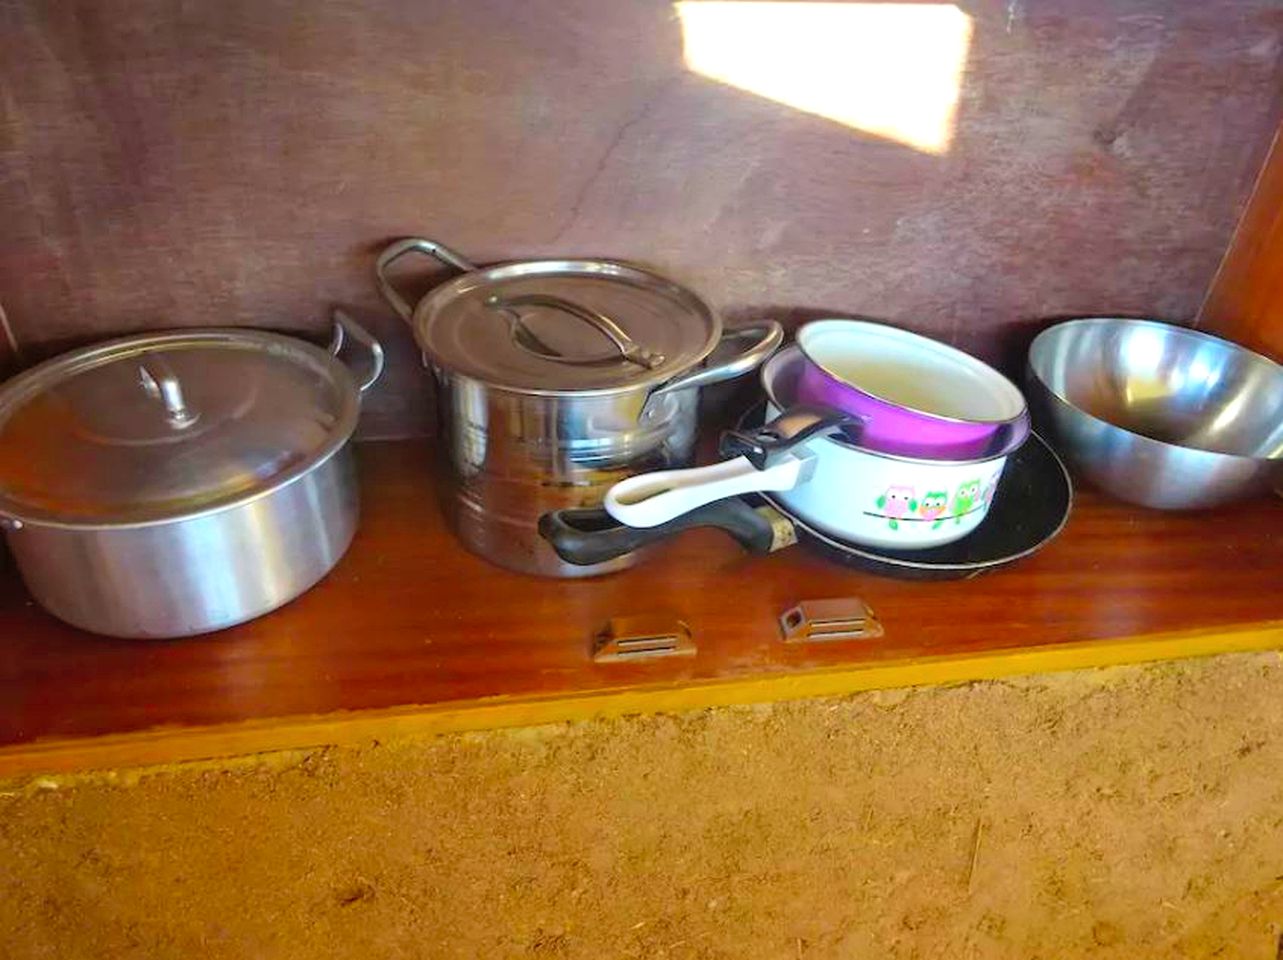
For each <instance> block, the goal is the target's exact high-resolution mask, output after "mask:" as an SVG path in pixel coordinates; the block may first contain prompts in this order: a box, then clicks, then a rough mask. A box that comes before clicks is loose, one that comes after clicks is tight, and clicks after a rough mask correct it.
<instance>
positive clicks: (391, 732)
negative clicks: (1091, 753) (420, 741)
mask: <svg viewBox="0 0 1283 960" xmlns="http://www.w3.org/2000/svg"><path fill="white" fill-rule="evenodd" d="M1279 647H1283V620H1277V621H1268V622H1263V623H1256V624H1250V625H1246V626H1240V627H1231V628H1213V629H1204V630H1189V631H1181V632H1177V633H1163V634H1155V635H1151V636H1141V637H1129V638H1120V639H1113V640H1089V641H1083V642H1079V643H1062V644H1054V645H1049V646H1041V647H1025V648H1018V649H1010V650H994V651H989V652H985V653H977V654H970V655H953V656H941V657H924V658H919V659H915V660H907V661H897V662H894V663H865V664H860V665H858V666H842V667H826V668H822V669H818V670H811V671H806V672H802V673H789V674H772V675H766V676H753V677H743V678H734V679H726V680H703V681H693V682H680V683H678V682H674V683H666V684H654V685H646V686H638V687H634V688H631V689H626V690H603V691H595V692H586V693H579V694H574V695H570V696H565V695H558V694H550V695H539V696H532V697H512V698H508V697H496V698H487V699H482V700H472V701H465V702H460V703H448V704H440V705H424V706H406V707H391V708H382V709H375V710H358V711H351V712H340V713H332V714H322V715H312V716H294V717H281V718H270V719H262V720H248V721H244V722H240V723H229V724H216V725H210V726H201V727H157V728H153V729H150V730H141V731H138V732H134V733H123V734H110V735H104V736H100V737H81V738H72V739H60V740H42V741H35V742H33V743H28V744H17V745H12V746H8V747H3V748H0V777H6V778H9V777H21V776H30V775H35V774H44V773H74V772H85V771H90V770H104V769H119V768H127V767H142V766H153V765H159V764H171V763H182V762H186V761H192V760H208V759H213V758H224V757H235V756H244V755H247V754H254V753H265V752H268V751H275V750H298V749H308V748H315V747H322V746H332V745H347V744H357V743H368V742H369V741H371V740H388V739H394V738H399V737H409V736H425V735H435V734H442V733H462V732H467V731H475V730H493V729H500V728H504V727H532V726H540V725H542V724H549V723H563V722H567V721H582V720H589V719H593V718H600V717H619V716H624V715H628V714H642V713H673V712H680V711H686V710H699V709H704V708H707V707H721V706H731V705H735V704H745V703H762V702H769V701H783V700H800V699H805V698H809V697H833V696H842V695H845V694H851V693H858V692H860V691H864V690H877V689H889V688H894V687H911V686H927V685H934V684H957V683H966V682H969V681H976V680H993V679H997V678H999V677H1008V676H1018V675H1022V674H1031V673H1055V672H1057V671H1063V670H1077V669H1084V668H1091V667H1109V666H1117V665H1121V664H1128V663H1142V662H1147V661H1160V660H1175V659H1182V658H1186V657H1201V656H1209V655H1212V654H1218V653H1244V652H1249V651H1256V650H1270V649H1275V648H1279Z"/></svg>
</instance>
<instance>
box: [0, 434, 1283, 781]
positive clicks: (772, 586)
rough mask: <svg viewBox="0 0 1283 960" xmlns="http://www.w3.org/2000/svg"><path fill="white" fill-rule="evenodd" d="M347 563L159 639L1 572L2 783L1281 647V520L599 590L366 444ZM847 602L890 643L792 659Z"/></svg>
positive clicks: (690, 542)
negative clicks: (48, 606) (958, 569)
mask: <svg viewBox="0 0 1283 960" xmlns="http://www.w3.org/2000/svg"><path fill="white" fill-rule="evenodd" d="M358 459H359V462H360V466H361V473H362V492H363V498H364V517H363V522H362V527H361V530H360V532H359V533H358V535H357V539H356V542H355V543H354V544H353V546H352V549H351V551H350V552H349V554H348V555H347V557H345V558H344V560H343V562H342V563H341V564H340V565H339V567H338V568H337V569H336V570H335V571H334V572H333V573H332V574H331V575H330V576H329V577H328V578H327V579H326V580H325V581H324V582H323V583H321V584H320V585H319V586H318V587H316V588H315V589H314V590H312V591H311V592H309V593H308V594H306V595H304V596H303V597H301V598H299V599H298V600H296V601H295V602H294V603H292V604H290V605H288V606H287V607H285V608H284V609H282V610H280V611H278V612H276V613H274V614H272V615H270V616H268V617H264V618H262V619H260V620H257V621H254V622H253V623H249V624H246V625H244V626H241V627H237V628H235V629H232V630H228V631H224V632H222V633H219V634H214V635H210V636H207V637H200V638H195V639H188V640H182V641H173V642H141V641H120V640H109V639H104V638H99V637H94V636H91V635H88V634H85V633H81V632H79V631H77V630H74V629H72V628H70V627H66V626H64V625H62V624H60V623H59V622H57V621H55V620H53V619H52V618H50V617H49V616H47V615H46V614H44V613H43V612H42V611H41V610H40V609H39V608H38V607H37V606H35V605H34V604H33V603H32V601H31V600H30V599H29V598H28V597H27V595H26V593H25V592H24V590H23V588H22V586H21V583H20V581H19V580H18V578H17V575H16V573H15V572H14V571H13V569H12V567H11V566H10V567H8V568H6V569H4V570H3V571H0V775H6V774H18V773H29V772H36V771H45V770H67V769H77V768H89V767H104V766H114V765H125V764H144V763H158V762H169V761H174V760H182V759H193V758H197V757H208V756H219V755H228V754H234V753H246V752H253V751H257V750H265V749H276V748H290V747H303V746H312V745H316V744H321V743H334V742H350V741H354V740H362V739H367V738H380V737H387V736H394V735H398V734H401V733H407V732H413V731H432V730H459V729H467V728H480V727H489V726H501V725H511V724H527V723H540V722H550V721H555V720H562V719H570V718H576V717H586V716H592V715H601V714H611V713H614V714H618V713H626V712H638V711H646V710H660V709H678V708H691V707H698V706H701V705H712V704H722V703H730V702H737V701H751V700H764V699H786V698H789V697H798V696H810V695H817V694H836V693H842V692H846V691H853V690H859V689H868V688H871V687H877V686H896V685H906V684H913V683H926V682H951V681H960V680H967V679H976V678H981V677H992V676H999V675H1003V674H1010V673H1019V672H1031V671H1037V670H1049V669H1060V668H1066V667H1073V666H1085V665H1103V664H1108V663H1118V662H1125V661H1133V660H1146V659H1160V658H1164V657H1174V656H1187V655H1196V654H1203V653H1210V652H1216V651H1222V650H1242V649H1259V648H1263V647H1270V646H1283V503H1280V502H1278V501H1277V500H1265V501H1261V502H1258V503H1253V504H1250V505H1247V506H1245V507H1240V508H1237V509H1234V510H1227V511H1220V512H1214V513H1203V514H1191V515H1177V514H1164V513H1156V512H1150V511H1145V510H1140V509H1137V508H1132V507H1128V506H1124V505H1120V504H1116V503H1112V502H1109V501H1106V500H1104V499H1102V498H1100V497H1098V496H1096V495H1094V494H1093V493H1091V492H1090V491H1080V492H1079V494H1078V497H1077V501H1076V505H1075V510H1074V514H1073V517H1072V518H1071V520H1070V522H1069V524H1068V526H1067V528H1066V529H1065V531H1064V533H1063V534H1062V535H1061V536H1060V538H1059V539H1058V540H1056V541H1055V542H1054V543H1053V544H1051V545H1050V546H1049V547H1048V548H1047V549H1045V550H1044V551H1043V552H1042V553H1040V554H1038V555H1036V556H1034V557H1031V558H1029V559H1027V560H1025V561H1023V562H1021V563H1020V564H1017V565H1016V566H1014V567H1011V568H1008V569H1006V570H1002V571H998V572H995V573H991V574H988V575H986V576H984V577H980V578H977V579H974V580H969V581H953V582H944V583H912V582H902V581H896V580H889V579H884V578H878V577H874V576H870V575H867V574H862V573H858V572H853V571H851V570H847V569H844V568H842V567H840V566H836V565H834V564H832V563H829V562H827V561H825V560H824V559H822V558H821V557H819V556H818V555H816V554H813V553H809V552H807V551H806V550H805V549H804V548H800V547H798V548H793V549H790V550H787V551H783V552H781V553H778V554H775V555H773V556H771V557H767V558H751V557H748V556H745V555H744V554H743V553H742V552H741V551H740V549H739V547H738V546H736V545H735V544H734V543H733V542H732V541H731V540H730V539H729V538H727V537H725V536H724V535H722V534H719V533H717V532H714V531H696V532H693V533H689V534H686V535H684V536H683V537H682V538H680V539H679V540H677V541H675V542H674V543H672V544H671V545H670V546H668V547H666V548H664V549H663V550H662V551H661V552H659V553H658V554H657V555H656V556H655V557H654V558H653V559H652V560H651V561H650V562H649V563H648V564H645V565H643V566H640V567H637V568H635V569H633V570H631V571H628V572H626V573H623V574H619V575H616V576H613V577H608V578H603V579H599V580H592V581H556V580H544V579H538V578H533V577H526V576H521V575H518V574H513V573H508V572H506V571H503V570H499V569H496V568H494V567H491V566H489V565H488V564H486V563H485V562H483V561H482V560H480V559H478V558H476V557H474V556H472V555H470V554H468V553H466V552H465V551H464V550H463V549H462V548H460V547H459V546H458V544H457V543H456V542H455V540H454V539H453V538H452V537H451V536H450V535H449V533H448V531H447V529H446V528H445V525H444V521H443V519H442V517H441V516H440V513H439V509H438V506H437V499H436V494H435V486H436V484H435V481H434V477H433V473H434V466H433V458H432V457H431V455H430V448H429V444H428V442H427V441H398V442H388V443H368V444H362V445H361V446H360V447H359V449H358ZM847 596H859V597H861V598H863V599H864V600H865V601H866V602H868V603H869V604H870V605H871V606H872V607H873V608H874V610H875V611H876V612H877V614H878V616H879V618H880V619H881V621H882V623H883V625H884V626H885V629H886V635H885V636H884V637H883V638H880V639H878V640H873V641H856V642H845V643H834V644H823V645H810V646H805V645H804V646H800V647H798V646H786V645H784V644H783V643H782V642H781V640H780V637H779V632H778V627H777V618H778V617H779V615H780V614H781V613H782V612H783V611H784V610H786V609H787V608H789V607H791V606H792V605H794V604H795V603H797V602H799V601H801V600H806V599H818V598H828V597H847ZM636 614H667V615H673V616H677V617H680V618H681V619H683V620H684V621H685V622H686V623H688V624H689V625H690V627H691V628H692V630H693V632H694V634H695V639H696V643H697V646H698V652H697V654H696V656H694V657H692V658H687V659H672V660H659V661H653V662H650V663H646V664H626V665H597V664H594V663H592V661H591V660H590V658H589V655H588V653H589V642H590V637H591V635H592V634H593V633H594V632H595V631H596V630H597V629H598V628H599V627H601V626H602V625H603V624H604V623H605V622H606V621H607V620H608V619H610V618H611V617H614V616H623V615H636Z"/></svg>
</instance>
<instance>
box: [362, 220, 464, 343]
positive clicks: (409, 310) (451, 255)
mask: <svg viewBox="0 0 1283 960" xmlns="http://www.w3.org/2000/svg"><path fill="white" fill-rule="evenodd" d="M407 253H421V254H426V255H427V256H430V257H433V258H435V259H436V260H439V261H440V262H441V263H444V264H445V265H446V266H447V267H454V268H455V269H456V270H459V271H461V272H463V273H471V272H472V271H474V270H476V269H477V265H476V264H474V263H473V262H472V261H471V260H469V259H468V258H467V257H465V256H463V254H460V253H455V251H453V250H451V249H450V248H449V247H447V246H446V245H445V244H443V243H438V242H437V241H435V240H428V239H426V238H424V237H406V238H405V239H404V240H397V241H396V242H395V243H392V244H390V245H389V246H388V247H387V249H385V250H384V251H383V252H382V253H380V254H379V258H378V259H377V260H376V261H375V262H374V276H375V277H376V278H377V279H378V282H379V292H380V293H382V294H383V299H384V300H386V301H387V302H388V305H389V306H391V307H392V309H393V310H395V311H396V312H397V315H398V316H400V318H401V319H402V320H404V321H405V322H406V323H409V322H410V320H411V318H412V317H413V316H414V308H413V307H411V306H410V304H409V303H408V302H407V301H406V299H405V297H403V296H401V294H400V293H399V292H398V291H397V289H396V287H394V286H392V281H391V280H390V279H388V268H389V267H391V266H392V264H394V263H396V261H398V260H400V259H401V258H402V257H403V256H405V255H406V254H407Z"/></svg>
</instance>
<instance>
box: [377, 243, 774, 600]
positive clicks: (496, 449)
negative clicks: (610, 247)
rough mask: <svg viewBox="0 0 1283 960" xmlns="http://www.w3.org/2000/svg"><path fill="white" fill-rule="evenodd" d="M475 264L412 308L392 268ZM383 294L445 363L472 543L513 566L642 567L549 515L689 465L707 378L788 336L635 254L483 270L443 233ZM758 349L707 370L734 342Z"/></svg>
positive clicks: (443, 390)
mask: <svg viewBox="0 0 1283 960" xmlns="http://www.w3.org/2000/svg"><path fill="white" fill-rule="evenodd" d="M412 253H413V254H420V255H427V256H429V257H432V258H434V259H435V260H437V261H439V262H440V263H443V264H446V265H447V266H449V267H451V268H453V269H455V270H459V271H463V272H462V274H461V275H460V276H457V277H454V278H453V279H451V280H449V281H447V282H446V283H444V284H442V285H440V286H438V287H436V288H435V289H434V290H432V291H431V292H430V293H428V295H427V296H425V297H424V298H423V299H422V300H420V301H419V303H418V305H417V306H415V307H414V308H411V306H410V304H409V303H407V302H406V300H405V299H404V298H403V297H402V296H401V294H400V293H399V292H398V291H397V289H396V288H395V287H394V286H393V283H392V280H391V279H390V277H389V269H390V268H391V266H392V264H393V263H395V262H396V261H397V260H400V259H401V258H402V257H404V256H406V255H408V254H412ZM375 273H376V276H377V279H378V284H379V289H380V290H381V291H382V294H383V296H384V298H385V299H386V300H387V302H388V303H389V304H390V305H391V306H392V308H393V309H394V310H396V312H397V313H398V314H400V315H401V317H402V318H404V319H405V320H406V321H407V322H409V323H410V325H411V327H412V328H413V330H414V336H415V340H416V342H417V343H418V346H419V348H420V349H421V350H422V351H423V357H424V362H425V364H426V365H427V366H428V367H429V368H430V369H431V370H432V372H433V374H434V376H435V378H436V382H437V390H438V403H437V411H438V416H439V420H440V431H441V440H442V445H443V447H444V449H445V451H446V454H447V458H448V462H449V469H450V475H451V479H452V489H451V491H450V496H449V497H448V499H447V511H448V513H449V514H450V518H451V520H452V523H453V525H454V527H455V530H456V532H457V533H458V535H459V537H460V539H461V540H462V541H463V543H464V545H465V546H467V547H468V548H469V549H470V550H472V551H473V552H475V553H478V554H480V555H481V556H483V557H485V558H486V559H488V560H490V561H492V562H494V563H497V564H499V565H501V566H504V567H507V568H509V569H514V570H519V571H523V572H527V573H535V574H541V575H546V576H562V577H582V576H593V575H595V574H598V573H604V572H607V571H609V570H618V569H622V568H624V567H626V566H629V565H631V564H632V563H633V562H634V558H633V557H632V556H631V555H629V556H624V557H619V558H616V559H614V560H612V561H610V562H609V563H606V564H603V565H600V566H597V567H583V566H576V565H574V564H569V563H566V562H565V561H564V560H562V559H561V558H560V557H558V556H557V554H556V552H555V551H554V550H553V549H552V548H551V547H550V546H549V544H548V543H547V542H546V541H545V540H543V538H541V537H540V536H539V532H538V523H539V518H540V517H541V516H542V515H543V514H545V513H547V512H549V511H552V510H558V509H562V508H566V507H585V506H597V505H599V504H600V503H601V501H602V498H603V497H604V496H605V493H606V490H608V489H609V488H610V486H611V485H612V484H614V483H615V482H616V481H618V480H621V479H623V478H625V477H629V476H632V475H633V474H636V473H641V472H645V471H648V470H655V469H662V468H666V467H672V466H680V465H683V464H686V463H689V462H690V460H691V454H692V450H693V445H694V440H695V432H696V414H697V407H698V388H700V387H703V386H707V385H708V384H712V383H717V382H719V381H722V380H728V379H730V378H732V377H737V376H740V375H741V374H744V373H748V372H749V371H751V370H753V369H754V368H756V367H757V366H758V365H759V364H761V362H762V361H763V360H765V359H766V358H767V357H768V356H770V354H771V353H772V352H773V351H774V350H775V348H776V347H778V346H779V344H780V341H781V340H782V339H783V330H782V329H781V328H780V325H779V324H778V323H775V322H774V321H766V322H763V323H761V324H757V325H754V326H751V327H745V328H742V329H738V330H734V331H730V332H727V333H723V331H722V325H721V321H720V319H719V318H718V317H717V315H716V314H715V313H714V312H713V311H712V310H711V309H710V308H709V306H708V305H707V304H706V303H705V302H704V301H703V300H701V299H700V298H699V297H698V296H696V295H695V294H694V293H692V292H691V291H690V290H688V289H686V288H685V287H682V286H680V285H678V284H676V283H674V282H672V281H671V280H667V279H665V278H663V277H661V276H658V275H657V274H654V273H652V272H650V271H648V270H644V269H642V268H640V267H637V266H633V265H631V264H626V263H619V262H615V261H610V260H537V261H525V262H517V263H506V264H500V265H498V266H492V267H484V268H481V267H476V266H474V265H473V264H472V263H470V262H469V261H468V260H467V259H465V258H464V257H462V256H461V255H459V254H458V253H455V252H454V251H452V250H450V249H448V248H447V247H444V246H443V245H441V244H439V243H436V242H434V241H432V240H425V239H421V238H409V239H405V240H399V241H397V242H396V243H393V244H392V245H391V246H389V247H388V248H387V249H386V250H384V251H383V253H382V254H381V255H380V256H379V258H378V261H377V264H376V266H375ZM732 339H737V340H738V339H746V340H748V341H749V343H748V345H747V346H746V347H744V348H742V349H741V350H740V351H739V352H738V353H736V354H735V355H733V356H732V357H730V358H729V359H727V360H722V361H719V362H716V363H711V364H707V365H706V363H705V362H706V360H707V359H708V357H709V355H710V354H711V353H712V352H713V350H714V348H716V347H717V346H718V345H719V343H721V342H722V341H724V340H732Z"/></svg>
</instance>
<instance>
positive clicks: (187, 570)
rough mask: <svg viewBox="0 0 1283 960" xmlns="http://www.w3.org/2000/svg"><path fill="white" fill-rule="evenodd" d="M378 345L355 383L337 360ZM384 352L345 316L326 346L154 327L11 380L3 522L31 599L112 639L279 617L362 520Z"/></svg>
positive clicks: (1, 418) (4, 393) (1, 485)
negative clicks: (365, 406)
mask: <svg viewBox="0 0 1283 960" xmlns="http://www.w3.org/2000/svg"><path fill="white" fill-rule="evenodd" d="M349 338H350V339H351V340H354V341H357V342H358V343H359V344H360V345H362V346H363V347H364V348H365V350H366V354H367V355H366V358H365V367H366V371H365V373H364V375H363V376H362V380H361V382H360V383H359V384H358V383H357V382H356V381H355V380H354V379H353V377H352V375H351V374H350V373H349V372H348V370H347V368H346V367H345V366H344V364H343V363H341V362H339V360H338V359H336V354H338V353H339V352H341V351H342V350H343V349H344V348H345V345H346V341H347V340H348V339H349ZM382 367H383V352H382V350H381V348H380V347H379V345H378V343H377V342H376V341H375V340H374V339H373V338H371V337H370V336H369V334H367V333H366V332H365V331H364V330H362V329H361V328H360V327H358V326H357V325H356V324H354V323H352V322H351V321H350V320H347V319H346V318H345V317H342V316H341V315H339V314H336V326H335V337H334V341H333V343H332V344H331V349H330V352H327V351H326V350H324V349H322V348H320V347H316V346H313V345H311V344H308V343H305V342H303V341H301V340H297V339H294V338H292V337H287V336H281V335H279V334H274V333H264V332H260V331H254V330H233V329H226V330H224V329H205V330H183V331H172V332H163V333H149V334H142V335H138V336H131V337H126V338H123V339H120V340H113V341H110V342H108V343H103V344H100V345H97V346H92V347H88V348H85V349H83V350H76V351H74V352H72V353H68V354H65V355H63V356H60V357H56V358H54V359H53V360H50V361H48V362H46V363H43V364H41V365H39V366H37V367H34V368H32V369H31V370H29V371H27V372H26V373H23V374H21V375H19V376H18V377H15V378H14V379H13V380H10V381H9V382H8V383H6V384H5V385H4V386H3V387H0V525H3V526H4V528H5V530H6V538H7V540H8V543H9V547H10V549H11V550H12V551H13V555H14V558H15V559H16V561H17V563H18V568H19V570H20V572H21V574H22V578H23V580H24V581H26V584H27V587H28V589H30V591H31V593H32V595H33V596H34V597H35V598H36V600H37V601H38V602H39V603H40V604H41V606H43V607H44V608H45V609H47V610H48V611H49V612H50V613H52V614H53V615H54V616H56V617H59V618H60V619H62V620H65V621H66V622H68V623H70V624H73V625H74V626H77V627H81V628H82V629H85V630H89V631H92V632H94V633H102V634H107V635H110V636H117V637H183V636H188V635H191V634H198V633H206V632H208V631H212V630H219V629H222V628H223V627H229V626H232V625H233V624H236V623H241V622H243V621H245V620H249V619H252V618H254V617H257V616H259V615H260V614H263V613H267V612H268V611H269V610H272V609H275V608H276V607H279V606H281V605H282V604H284V603H286V602H288V601H289V600H292V599H293V598H294V597H296V596H298V595H299V594H300V593H302V592H303V591H305V590H307V589H308V588H309V587H311V586H312V585H313V584H315V583H316V582H317V581H318V580H320V579H321V578H322V577H323V576H325V574H327V573H328V572H329V571H330V570H331V568H333V566H334V565H335V564H336V563H337V562H338V560H339V558H340V557H341V556H342V555H343V552H344V551H345V550H346V549H347V547H348V544H349V543H350V542H351V540H352V535H353V532H354V531H355V529H356V522H357V490H356V477H355V474H354V471H353V466H352V455H351V451H350V449H349V442H348V441H349V438H350V437H351V435H352V431H353V430H354V429H355V428H356V421H357V414H358V412H359V406H360V393H361V392H362V391H364V390H366V389H367V388H369V386H370V385H371V384H373V383H374V381H375V380H376V379H377V378H378V376H379V373H380V372H381V370H382Z"/></svg>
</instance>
